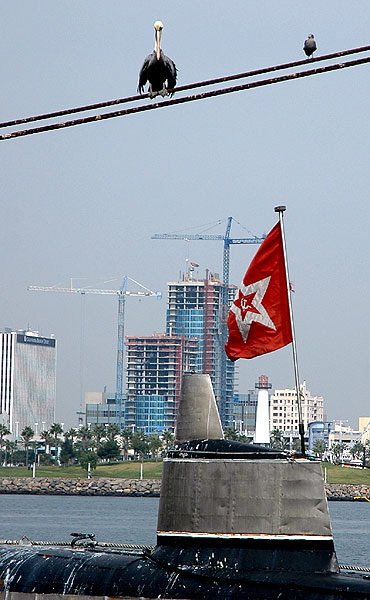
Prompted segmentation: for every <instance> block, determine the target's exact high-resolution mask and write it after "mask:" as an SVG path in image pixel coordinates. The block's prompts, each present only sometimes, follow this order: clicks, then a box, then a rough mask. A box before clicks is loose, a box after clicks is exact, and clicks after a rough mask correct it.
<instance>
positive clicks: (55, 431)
mask: <svg viewBox="0 0 370 600" xmlns="http://www.w3.org/2000/svg"><path fill="white" fill-rule="evenodd" d="M62 433H63V427H62V426H61V424H60V423H53V424H52V426H51V427H50V435H52V436H53V438H54V448H55V458H57V457H58V446H59V443H60V440H59V438H58V435H61V434H62Z"/></svg>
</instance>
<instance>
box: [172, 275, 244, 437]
mask: <svg viewBox="0 0 370 600" xmlns="http://www.w3.org/2000/svg"><path fill="white" fill-rule="evenodd" d="M192 275H193V272H192V271H190V272H188V273H185V274H184V276H183V280H182V281H175V282H170V283H168V308H167V317H166V331H167V334H168V335H176V336H183V337H186V338H194V337H195V338H198V339H199V350H198V355H197V363H196V371H197V372H198V373H208V374H209V375H210V377H211V380H212V384H213V389H214V393H215V397H216V400H217V403H218V406H219V410H220V414H221V419H222V424H223V426H224V427H227V426H231V425H232V424H233V399H234V373H235V368H234V363H233V362H231V361H230V360H229V359H228V358H227V356H226V354H225V350H224V343H225V341H226V340H225V335H226V334H225V329H226V318H227V313H228V307H229V305H230V303H231V301H232V300H233V299H234V296H235V290H236V288H235V286H231V285H228V286H227V288H225V286H224V284H223V283H222V282H221V280H220V277H219V275H218V274H217V273H211V272H209V271H206V276H205V278H204V279H200V280H196V279H194V278H193V277H192Z"/></svg>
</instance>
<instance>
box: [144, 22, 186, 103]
mask: <svg viewBox="0 0 370 600" xmlns="http://www.w3.org/2000/svg"><path fill="white" fill-rule="evenodd" d="M162 29H163V23H162V22H161V21H156V22H155V23H154V31H155V48H154V51H153V52H152V53H151V54H149V55H148V56H147V57H146V59H145V60H144V62H143V66H142V67H141V69H140V73H139V85H138V86H137V91H138V92H139V94H143V92H144V86H145V84H146V82H147V81H149V89H148V92H149V96H150V98H155V97H156V96H158V95H161V96H163V97H165V96H168V94H169V92H168V88H169V89H172V88H174V87H175V85H176V80H177V69H176V65H175V63H174V62H173V60H171V59H170V58H168V56H166V55H165V54H163V51H162V50H161V37H162ZM166 82H167V85H166ZM172 94H173V92H171V96H172Z"/></svg>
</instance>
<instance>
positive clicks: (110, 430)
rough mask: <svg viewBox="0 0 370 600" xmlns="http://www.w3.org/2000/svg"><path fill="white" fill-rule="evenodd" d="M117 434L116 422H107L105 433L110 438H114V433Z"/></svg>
mask: <svg viewBox="0 0 370 600" xmlns="http://www.w3.org/2000/svg"><path fill="white" fill-rule="evenodd" d="M118 434H119V427H118V425H117V424H116V423H109V425H108V427H107V435H108V438H109V439H110V440H114V438H115V437H116V435H118Z"/></svg>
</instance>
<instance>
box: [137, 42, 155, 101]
mask: <svg viewBox="0 0 370 600" xmlns="http://www.w3.org/2000/svg"><path fill="white" fill-rule="evenodd" d="M153 55H154V52H152V53H151V54H148V56H147V57H146V59H145V60H144V62H143V65H142V67H141V69H140V72H139V84H138V86H137V91H138V92H139V94H142V93H143V92H144V87H145V84H146V83H147V81H148V79H149V73H150V65H151V63H152V60H153Z"/></svg>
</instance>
